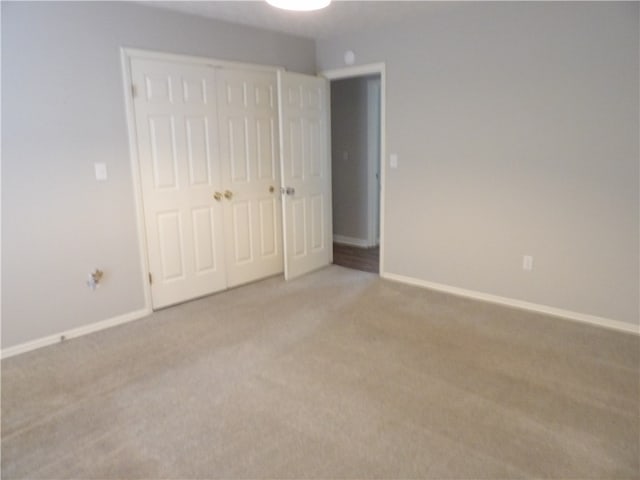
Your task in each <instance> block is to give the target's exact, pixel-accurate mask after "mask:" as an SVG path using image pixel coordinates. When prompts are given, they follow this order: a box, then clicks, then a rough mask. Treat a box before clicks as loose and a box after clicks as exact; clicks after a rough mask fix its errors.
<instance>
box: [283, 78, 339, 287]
mask: <svg viewBox="0 0 640 480" xmlns="http://www.w3.org/2000/svg"><path fill="white" fill-rule="evenodd" d="M278 92H279V94H278V98H279V99H280V124H281V126H282V127H281V132H280V144H281V145H282V149H281V162H282V165H283V167H282V185H283V187H284V188H287V187H289V188H290V190H289V192H290V193H289V194H286V195H284V196H283V208H282V210H283V223H284V249H285V277H286V278H287V279H291V278H295V277H297V276H299V275H303V274H305V273H307V272H310V271H313V270H316V269H318V268H321V267H323V266H325V265H328V264H330V263H331V262H332V260H333V252H332V243H331V238H332V235H333V232H332V225H331V168H330V166H331V164H330V156H329V151H330V149H329V131H330V130H329V117H328V113H329V98H328V92H329V89H328V82H327V81H326V80H325V79H321V78H318V77H311V76H307V75H300V74H295V73H288V72H278Z"/></svg>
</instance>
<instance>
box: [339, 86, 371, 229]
mask: <svg viewBox="0 0 640 480" xmlns="http://www.w3.org/2000/svg"><path fill="white" fill-rule="evenodd" d="M367 153H368V137H367V79H366V77H359V78H352V79H346V80H335V81H333V82H331V179H332V196H333V198H332V201H333V205H332V208H333V234H334V235H342V236H346V237H351V238H356V239H360V240H362V241H365V242H366V241H367V237H368V235H369V233H368V232H369V230H368V218H367V216H368V198H367V186H368V179H367V164H368V157H367ZM345 155H346V158H345Z"/></svg>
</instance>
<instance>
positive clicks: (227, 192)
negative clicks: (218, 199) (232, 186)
mask: <svg viewBox="0 0 640 480" xmlns="http://www.w3.org/2000/svg"><path fill="white" fill-rule="evenodd" d="M231 197H233V192H230V191H229V190H225V191H224V198H226V199H227V200H231Z"/></svg>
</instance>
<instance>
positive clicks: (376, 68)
mask: <svg viewBox="0 0 640 480" xmlns="http://www.w3.org/2000/svg"><path fill="white" fill-rule="evenodd" d="M385 71H386V65H385V63H384V62H382V63H370V64H367V65H358V66H355V67H345V68H337V69H334V70H325V71H323V72H320V75H322V76H323V77H325V78H326V79H328V80H329V81H331V80H342V79H345V78H353V77H364V76H368V75H376V74H377V75H380V276H384V274H385V271H384V212H385V201H384V198H385V179H386V168H385V162H384V159H385V158H386V151H387V142H386V132H387V127H386V121H385V118H386V108H387V107H386V105H387V99H386V91H387V87H386V74H385ZM367 181H368V183H369V179H367ZM370 208H371V207H370Z"/></svg>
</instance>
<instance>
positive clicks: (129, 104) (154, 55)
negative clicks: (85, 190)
mask: <svg viewBox="0 0 640 480" xmlns="http://www.w3.org/2000/svg"><path fill="white" fill-rule="evenodd" d="M132 58H142V59H146V60H162V61H168V62H182V63H188V64H191V65H193V64H197V65H207V66H210V67H232V68H243V69H249V70H257V71H263V72H264V71H268V72H274V73H275V72H277V71H278V69H279V68H280V67H277V66H268V65H257V64H251V63H242V62H230V61H226V60H217V59H214V58H207V57H194V56H189V55H177V54H172V53H164V52H157V51H153V50H139V49H136V48H127V47H122V48H121V49H120V63H121V65H122V85H123V88H124V103H125V112H126V117H127V134H128V138H129V158H130V161H131V178H132V181H133V196H134V202H135V216H136V229H137V233H138V254H139V256H140V270H141V278H140V280H141V282H142V288H143V293H144V307H143V310H144V312H145V314H149V313H151V312H152V311H153V307H152V302H151V285H150V284H149V255H148V251H147V235H146V231H145V222H144V208H143V197H142V184H141V179H140V160H139V157H138V148H137V146H138V133H137V131H136V119H135V110H134V105H133V97H132V93H133V92H132V85H133V79H132V75H131V59H132Z"/></svg>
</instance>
